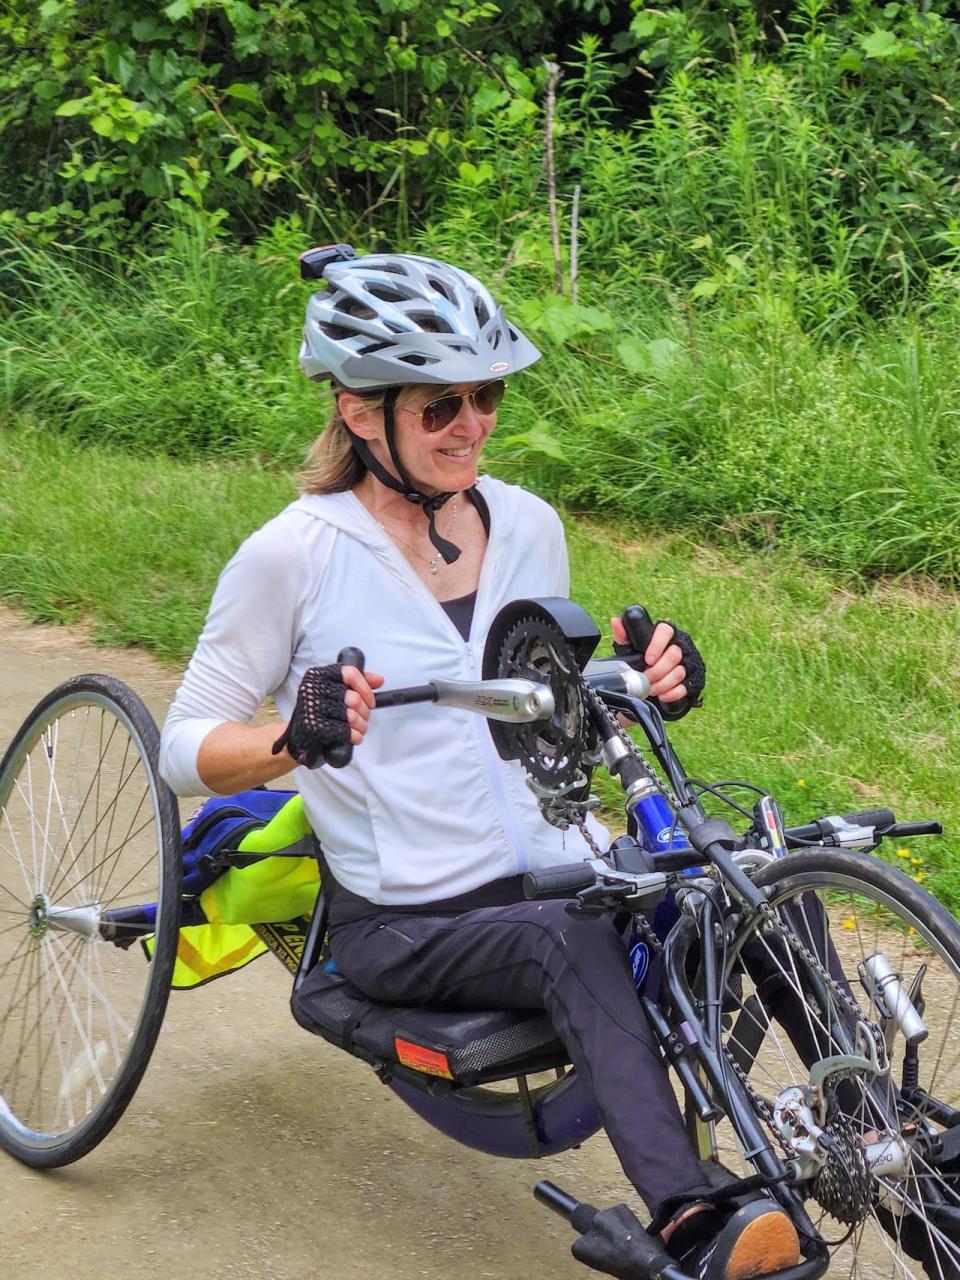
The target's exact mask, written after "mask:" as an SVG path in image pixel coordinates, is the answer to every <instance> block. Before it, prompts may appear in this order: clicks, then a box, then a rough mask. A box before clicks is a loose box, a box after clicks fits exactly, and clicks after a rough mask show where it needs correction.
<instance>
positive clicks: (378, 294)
mask: <svg viewBox="0 0 960 1280" xmlns="http://www.w3.org/2000/svg"><path fill="white" fill-rule="evenodd" d="M366 290H367V293H372V294H373V296H374V297H375V298H379V299H380V301H381V302H405V301H406V299H405V298H404V296H403V294H402V293H400V291H399V290H398V289H391V288H390V287H389V285H383V284H368V285H367V286H366Z"/></svg>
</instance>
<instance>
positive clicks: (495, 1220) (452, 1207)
mask: <svg viewBox="0 0 960 1280" xmlns="http://www.w3.org/2000/svg"><path fill="white" fill-rule="evenodd" d="M0 653H2V655H3V658H2V663H0V750H2V749H4V748H5V746H6V744H7V743H8V742H9V741H10V739H11V738H12V736H13V735H14V733H15V732H16V729H17V727H18V726H19V724H20V722H21V721H22V719H23V718H24V717H25V716H26V715H27V713H28V712H29V710H30V708H31V707H32V706H33V705H34V704H35V703H36V702H37V701H38V700H39V699H40V698H41V697H42V696H43V695H44V694H45V693H47V692H48V691H49V690H50V689H51V688H52V687H53V686H54V685H56V684H57V683H59V682H60V681H62V680H64V679H66V678H67V677H69V676H71V675H75V674H77V673H80V672H83V671H106V672H108V673H109V674H112V675H114V676H118V677H119V678H121V679H123V680H125V681H126V682H127V683H128V684H130V685H131V686H132V687H133V688H134V689H135V690H136V691H137V692H138V693H139V694H140V695H141V697H143V698H144V700H145V701H146V702H147V704H148V705H149V706H150V708H151V710H152V711H153V713H154V715H155V716H156V717H157V719H158V720H159V719H161V718H162V716H163V714H164V712H165V709H166V705H167V703H168V702H169V700H170V698H171V696H172V694H173V692H174V690H175V688H176V685H177V681H178V675H177V673H176V672H175V671H171V670H170V669H169V668H165V667H163V666H161V665H159V664H158V663H156V662H154V661H152V660H151V659H150V658H148V657H147V656H146V655H144V654H142V653H140V652H135V651H124V650H115V649H114V650H103V649H99V650H98V649H95V648H93V647H91V646H90V645H89V644H88V643H86V642H85V640H84V639H83V637H82V636H78V634H77V633H74V632H68V631H65V630H62V629H59V628H50V627H34V626H29V625H27V624H25V623H24V622H23V621H22V620H21V619H20V618H18V617H17V616H16V615H15V614H13V613H11V612H10V611H9V610H4V609H3V608H0ZM900 936H901V940H902V935H900ZM842 937H843V935H841V938H842ZM848 941H849V943H850V944H852V942H853V939H852V938H850V939H849V940H848ZM841 945H842V943H841ZM916 954H919V953H912V952H911V953H910V955H916ZM134 958H135V957H134V956H133V955H131V959H132V960H133V959H134ZM899 967H900V968H901V969H902V968H903V967H904V964H903V959H902V956H901V959H900V965H899ZM289 987H290V982H289V977H288V975H287V974H286V971H285V970H284V969H283V968H282V967H281V966H280V965H279V964H278V963H277V962H276V961H275V960H274V959H273V958H272V957H271V956H265V957H264V958H262V959H261V960H259V961H257V963H255V964H253V965H251V966H249V967H248V968H247V969H245V970H243V971H241V972H240V973H239V974H236V975H233V976H231V977H228V978H226V979H224V980H223V981H221V982H216V983H212V984H210V985H209V986H206V987H203V988H201V989H199V990H197V991H195V992H182V993H174V994H173V996H172V998H171V1001H170V1005H169V1007H168V1012H167V1016H166V1021H165V1024H164V1029H163V1032H162V1034H161V1037H160V1041H159V1045H158V1047H157V1050H156V1051H155V1053H154V1056H153V1060H152V1062H151V1065H150V1068H149V1070H148V1072H147V1075H146V1077H145V1079H144V1081H143V1083H142V1085H141V1086H140V1089H139V1091H138V1093H137V1095H136V1097H135V1099H134V1101H133V1103H132V1105H131V1107H130V1108H129V1110H128V1111H127V1113H126V1115H125V1116H124V1117H123V1119H122V1120H121V1121H120V1124H119V1125H118V1127H117V1128H116V1129H115V1131H114V1132H113V1134H112V1135H111V1136H110V1137H109V1138H108V1139H107V1140H106V1141H105V1142H104V1143H103V1145H102V1146H100V1147H99V1148H98V1149H96V1150H95V1151H94V1152H93V1153H91V1154H90V1155H89V1156H87V1157H86V1158H85V1159H84V1160H82V1161H80V1162H79V1163H78V1164H76V1165H73V1166H71V1167H70V1168H67V1169H63V1170H59V1171H56V1172H55V1173H52V1174H39V1173H36V1172H34V1171H31V1170H29V1169H27V1168H25V1167H23V1166H21V1165H19V1164H17V1163H16V1162H15V1161H13V1160H12V1159H10V1158H8V1157H6V1156H4V1155H2V1154H0V1204H2V1205H3V1209H4V1215H3V1216H4V1221H3V1227H4V1230H3V1235H2V1245H0V1275H2V1277H3V1280H27V1277H32V1276H34V1275H36V1274H37V1264H38V1261H39V1264H40V1268H41V1274H45V1272H46V1270H48V1269H49V1268H48V1267H46V1266H45V1265H44V1264H45V1263H47V1261H48V1259H49V1257H50V1255H51V1252H53V1253H54V1254H55V1257H56V1259H57V1263H58V1264H60V1265H61V1266H62V1260H64V1259H69V1273H70V1275H71V1276H72V1277H74V1278H75V1280H94V1277H96V1278H97V1280H100V1277H102V1276H104V1275H111V1276H112V1275H121V1276H129V1277H141V1276H148V1277H152V1276H163V1277H169V1276H178V1275H181V1274H188V1275H190V1276H196V1277H203V1280H220V1278H221V1277H223V1278H225V1280H226V1278H229V1280H314V1277H317V1278H319V1277H320V1276H324V1277H332V1278H334V1280H373V1278H374V1277H376V1278H377V1280H379V1278H380V1277H381V1276H384V1275H386V1276H389V1277H390V1280H423V1277H426V1278H427V1280H452V1278H453V1277H457V1278H458V1280H459V1278H461V1277H462V1278H463V1280H480V1278H483V1277H496V1278H497V1280H547V1278H548V1277H549V1278H550V1280H565V1278H566V1280H577V1278H579V1280H585V1277H586V1276H587V1274H588V1273H587V1272H586V1271H584V1270H583V1269H582V1268H581V1267H579V1266H577V1265H576V1264H575V1263H574V1262H573V1261H572V1259H571V1257H570V1254H569V1246H570V1242H571V1238H572V1236H571V1231H570V1229H569V1228H568V1227H567V1226H566V1224H565V1223H563V1222H562V1221H561V1220H560V1219H558V1218H556V1217H555V1216H553V1215H552V1214H550V1213H549V1212H547V1211H546V1210H544V1209H542V1208H541V1207H539V1206H538V1205H537V1204H536V1203H535V1202H534V1201H533V1199H532V1197H531V1194H530V1191H531V1188H532V1186H533V1184H534V1183H535V1182H536V1181H537V1180H538V1179H539V1178H543V1177H547V1178H551V1179H552V1180H554V1181H555V1182H557V1183H559V1184H560V1186H562V1187H564V1188H566V1189H568V1190H570V1191H571V1192H573V1193H574V1194H575V1195H577V1196H578V1197H579V1198H581V1199H586V1200H589V1201H591V1202H593V1203H598V1204H604V1205H609V1204H611V1203H615V1202H617V1201H619V1200H623V1199H626V1200H628V1201H630V1200H631V1198H632V1197H631V1192H630V1190H629V1188H628V1186H627V1184H626V1182H625V1179H624V1178H623V1175H622V1173H621V1172H620V1169H619V1165H618V1164H617V1162H616V1160H615V1158H614V1156H613V1154H612V1152H611V1150H610V1148H609V1145H608V1143H607V1141H606V1139H605V1138H603V1137H597V1138H594V1139H593V1140H591V1141H590V1142H589V1143H588V1144H587V1145H586V1147H585V1148H584V1149H583V1150H581V1151H574V1152H569V1153H567V1154H566V1155H564V1156H559V1157H554V1158H551V1159H549V1160H544V1161H542V1162H540V1163H539V1164H534V1163H533V1162H526V1161H517V1162H508V1161H505V1160H495V1159H493V1158H490V1157H486V1156H482V1155H479V1154H477V1153H475V1152H471V1151H467V1150H465V1149H463V1148H461V1147H459V1146H457V1145H456V1144H454V1143H453V1142H451V1141H449V1140H448V1139H446V1138H444V1137H443V1136H441V1135H440V1134H438V1133H436V1132H435V1131H434V1130H432V1129H430V1128H429V1127H428V1126H426V1125H425V1124H424V1123H423V1122H422V1121H420V1120H419V1119H417V1117H415V1116H414V1115H413V1114H412V1113H411V1112H409V1111H408V1110H406V1108H405V1107H404V1106H403V1105H402V1104H401V1103H400V1102H399V1101H398V1100H397V1099H395V1098H394V1096H393V1095H392V1094H391V1093H390V1092H389V1091H388V1090H387V1089H385V1088H384V1087H383V1086H381V1085H380V1084H379V1083H378V1082H377V1080H376V1078H375V1077H374V1075H373V1073H372V1072H371V1071H370V1069H369V1068H367V1067H366V1066H364V1065H363V1064H361V1063H360V1062H357V1061H355V1060H354V1059H352V1058H350V1057H348V1056H347V1055H346V1054H343V1053H342V1052H340V1051H338V1050H336V1049H334V1048H332V1047H331V1046H329V1045H327V1044H326V1043H325V1042H323V1041H321V1040H319V1039H314V1038H313V1037H311V1036H309V1035H307V1034H306V1033H305V1032H303V1031H302V1030H300V1029H299V1028H298V1027H297V1025H296V1024H295V1023H294V1022H293V1020H292V1018H291V1016H290V1014H289V1011H288V1008H287V1001H288V998H289ZM924 990H925V995H926V996H927V1000H928V1006H929V1009H930V1017H932V1020H933V1021H932V1024H931V1025H932V1028H933V1029H934V1030H936V1029H937V1027H936V1024H937V1021H938V1019H939V1018H940V1017H941V1014H942V1015H943V1017H944V1018H945V1019H946V1017H947V1016H948V1015H949V1018H950V1019H952V1017H953V1015H954V1014H955V1012H956V1007H957V1006H956V1001H957V993H956V988H955V984H954V983H953V982H950V983H948V984H947V987H945V988H944V989H943V990H942V991H941V990H939V989H936V988H934V987H933V986H931V982H930V981H928V983H927V985H926V986H925V989H924ZM938 1039H940V1040H946V1037H945V1036H944V1035H943V1034H941V1035H940V1036H939V1037H938ZM951 1062H952V1063H953V1064H954V1065H953V1066H952V1067H951V1068H950V1069H949V1071H947V1069H946V1068H945V1071H946V1073H947V1075H948V1077H949V1078H954V1077H955V1064H956V1057H955V1056H953V1057H952V1058H951ZM777 1078H779V1077H777ZM952 1100H953V1099H952V1097H951V1101H952ZM724 1156H725V1158H728V1159H729V1160H730V1162H731V1163H732V1164H734V1165H736V1164H737V1161H736V1157H735V1156H734V1155H733V1154H732V1151H730V1152H728V1151H727V1149H726V1148H724ZM871 1250H873V1252H871ZM889 1270H890V1267H889V1259H888V1257H887V1253H886V1249H885V1246H881V1245H878V1244H877V1243H876V1242H875V1241H874V1242H873V1243H872V1244H871V1243H866V1244H865V1245H864V1247H863V1251H862V1252H861V1254H860V1256H859V1272H858V1274H860V1275H862V1276H864V1277H869V1278H870V1280H873V1278H874V1277H881V1276H883V1275H885V1274H888V1273H889ZM850 1272H851V1261H850V1260H848V1261H847V1262H846V1263H845V1265H844V1266H843V1268H842V1273H843V1274H848V1273H850Z"/></svg>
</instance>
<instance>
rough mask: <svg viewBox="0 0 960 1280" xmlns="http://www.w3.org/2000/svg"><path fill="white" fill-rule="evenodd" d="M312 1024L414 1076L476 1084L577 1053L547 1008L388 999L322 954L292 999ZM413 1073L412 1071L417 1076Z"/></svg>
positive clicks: (296, 1012)
mask: <svg viewBox="0 0 960 1280" xmlns="http://www.w3.org/2000/svg"><path fill="white" fill-rule="evenodd" d="M291 1009H292V1011H293V1016H294V1017H295V1018H296V1020H297V1022H299V1023H300V1025H301V1026H302V1027H304V1028H305V1029H306V1030H307V1031H310V1032H312V1033H313V1034H314V1035H320V1036H322V1037H323V1038H324V1039H325V1040H328V1041H330V1042H331V1043H332V1044H336V1045H337V1046H338V1047H340V1048H341V1049H346V1050H347V1051H348V1052H350V1053H353V1054H354V1055H355V1056H356V1057H359V1058H362V1059H364V1060H365V1061H367V1062H370V1063H373V1064H374V1065H375V1066H386V1067H387V1068H388V1069H392V1070H395V1071H397V1072H398V1073H399V1074H402V1075H403V1076H405V1077H406V1078H408V1079H410V1078H416V1077H417V1076H419V1077H421V1078H423V1079H424V1082H425V1083H426V1082H428V1081H431V1080H432V1081H437V1080H446V1081H449V1082H451V1084H452V1085H460V1086H469V1085H475V1084H481V1083H485V1082H488V1081H492V1080H504V1079H509V1078H511V1077H513V1076H517V1075H522V1074H530V1073H532V1072H534V1071H545V1070H548V1069H552V1068H557V1067H562V1066H564V1065H566V1064H567V1063H568V1062H569V1061H570V1058H569V1055H568V1053H567V1051H566V1049H565V1048H564V1046H563V1044H562V1043H561V1041H560V1040H558V1039H557V1036H556V1033H555V1032H554V1030H553V1026H552V1025H551V1023H550V1022H549V1021H548V1019H547V1018H546V1016H545V1015H544V1013H543V1011H542V1010H540V1009H507V1010H493V1009H490V1010H487V1009H483V1010H473V1009H438V1008H423V1007H419V1006H413V1005H384V1004H378V1003H377V1002H376V1001H374V1000H370V999H369V998H368V997H367V996H365V995H364V994H363V993H362V992H361V991H359V990H358V989H357V988H356V987H354V986H353V985H352V984H351V983H350V982H348V981H347V979H346V978H345V977H344V976H343V974H342V973H340V972H339V971H338V970H337V969H336V968H335V966H329V967H328V962H324V961H321V962H320V963H319V964H318V965H316V967H315V968H313V969H312V970H311V971H310V972H309V973H308V974H307V976H306V977H305V978H304V980H303V982H302V983H301V984H300V986H299V988H298V989H297V990H295V991H294V994H293V998H292V1000H291ZM411 1073H412V1076H411Z"/></svg>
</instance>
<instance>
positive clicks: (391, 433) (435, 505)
mask: <svg viewBox="0 0 960 1280" xmlns="http://www.w3.org/2000/svg"><path fill="white" fill-rule="evenodd" d="M399 394H400V388H399V387H395V388H393V389H392V390H391V391H388V392H387V393H386V396H385V398H384V401H383V431H384V435H385V436H386V440H387V448H388V449H389V450H390V458H391V460H392V462H393V465H394V467H396V470H397V475H396V476H394V475H391V474H390V472H389V471H388V470H387V469H386V467H385V466H384V465H383V464H382V463H381V462H379V461H378V459H377V458H376V457H375V456H374V454H373V451H372V449H371V448H370V446H369V445H368V444H367V442H366V440H362V439H361V438H360V437H359V436H357V435H354V433H353V432H352V431H351V430H350V428H349V427H347V434H348V435H349V436H350V439H351V440H352V441H353V447H354V449H356V451H357V453H358V454H359V455H360V458H361V459H362V461H363V463H364V464H365V466H366V467H367V470H368V471H371V472H372V473H373V474H374V475H375V476H376V477H377V479H378V480H379V481H380V483H381V484H382V485H386V487H387V488H388V489H392V490H393V492H394V493H402V494H403V496H404V497H405V498H406V500H407V501H408V502H412V503H415V504H416V505H417V506H418V507H421V508H422V509H423V511H424V513H425V515H426V517H427V521H428V525H427V533H428V535H429V538H430V541H431V542H432V543H433V545H434V546H435V547H436V549H437V551H438V552H439V553H440V555H441V556H442V557H443V560H444V562H445V563H446V564H453V563H454V561H455V560H459V559H460V548H459V547H457V546H454V544H453V543H452V542H449V541H448V540H447V539H446V538H444V537H441V535H440V533H439V532H438V531H437V512H438V511H439V510H440V508H441V507H442V506H443V505H444V503H446V502H449V501H450V499H451V498H452V497H453V496H454V495H453V493H435V494H434V495H433V496H432V497H430V496H429V495H428V494H425V493H421V492H420V490H419V489H418V488H417V487H416V486H415V485H414V483H413V481H412V480H411V479H410V477H409V475H408V474H407V471H406V468H405V467H404V465H403V463H402V462H401V461H400V455H399V453H398V452H397V441H396V420H395V417H394V406H395V405H396V403H397V396H398V395H399ZM397 476H399V477H400V479H399V480H398V479H397Z"/></svg>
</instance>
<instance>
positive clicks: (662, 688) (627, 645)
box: [610, 604, 707, 720]
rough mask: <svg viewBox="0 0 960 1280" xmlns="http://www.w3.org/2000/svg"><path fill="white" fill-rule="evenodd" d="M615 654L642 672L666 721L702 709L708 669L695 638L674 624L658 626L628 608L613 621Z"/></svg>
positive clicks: (639, 609) (633, 607) (635, 607)
mask: <svg viewBox="0 0 960 1280" xmlns="http://www.w3.org/2000/svg"><path fill="white" fill-rule="evenodd" d="M610 626H611V630H612V631H613V640H614V644H613V648H614V652H615V653H617V654H619V655H620V657H622V658H625V659H626V660H627V661H628V662H629V663H630V664H631V665H632V666H636V668H637V669H638V670H639V671H643V672H644V673H645V674H646V676H647V678H648V679H649V681H650V696H651V698H652V699H654V700H655V701H656V703H657V705H658V706H659V708H660V712H661V714H662V715H663V717H664V718H665V719H667V720H679V719H680V717H681V716H684V715H686V713H687V712H688V711H689V710H690V709H691V707H699V706H700V695H701V693H702V692H703V687H704V685H705V683H706V679H707V668H706V664H705V663H704V661H703V658H702V657H701V655H700V651H699V650H698V649H697V646H696V645H695V644H694V642H693V639H692V638H691V637H690V636H689V635H688V634H687V633H686V631H681V630H680V628H679V627H677V626H675V625H674V624H673V623H672V622H664V621H663V620H661V621H659V622H657V623H656V624H654V623H653V621H652V620H651V618H650V615H649V613H647V611H646V609H644V608H642V607H641V606H640V605H638V604H632V605H629V606H628V607H627V608H626V609H624V611H623V613H622V614H621V616H620V617H619V618H611V619H610Z"/></svg>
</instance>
